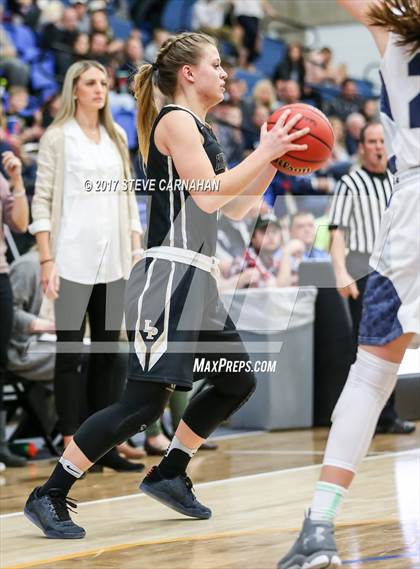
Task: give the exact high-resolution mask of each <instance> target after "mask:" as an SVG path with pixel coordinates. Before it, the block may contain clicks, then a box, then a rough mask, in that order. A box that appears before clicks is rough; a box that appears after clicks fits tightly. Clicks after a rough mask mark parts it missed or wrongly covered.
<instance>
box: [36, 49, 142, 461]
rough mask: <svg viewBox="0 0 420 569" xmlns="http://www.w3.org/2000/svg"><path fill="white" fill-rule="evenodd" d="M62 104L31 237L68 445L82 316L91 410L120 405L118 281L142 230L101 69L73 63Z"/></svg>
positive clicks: (78, 385) (77, 388)
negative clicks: (51, 303)
mask: <svg viewBox="0 0 420 569" xmlns="http://www.w3.org/2000/svg"><path fill="white" fill-rule="evenodd" d="M62 98H63V102H62V107H61V109H60V111H59V113H58V115H57V117H56V118H55V120H54V122H53V123H52V125H51V126H50V127H49V129H48V130H47V132H46V133H45V135H44V137H43V139H42V141H41V146H40V152H39V156H38V172H37V180H36V188H35V196H34V200H33V205H32V214H33V219H34V222H33V224H32V226H31V230H32V232H33V233H35V234H36V239H37V243H38V247H39V253H40V262H41V283H42V286H43V290H44V292H45V293H46V294H47V296H48V297H49V298H53V299H55V317H56V327H57V341H58V345H57V357H56V364H55V397H56V405H57V413H58V417H59V429H60V431H61V433H62V434H63V436H64V444H65V446H66V445H67V444H68V443H69V442H70V441H71V439H72V436H73V434H74V433H75V431H76V430H77V427H78V426H79V424H80V420H81V416H80V415H81V403H82V402H83V399H84V397H83V388H82V381H81V373H80V368H81V352H82V343H83V336H84V332H85V325H86V315H88V317H89V326H90V335H91V341H92V346H93V347H94V349H92V350H91V353H90V356H89V366H88V381H87V400H88V407H89V411H90V412H95V411H98V410H99V409H102V408H103V407H106V406H108V405H109V404H110V403H112V402H113V401H114V400H115V398H116V396H117V394H116V393H115V387H114V383H115V380H114V377H113V375H114V368H115V364H116V357H117V355H118V354H117V344H116V342H117V341H118V338H119V332H120V327H121V322H122V315H123V298H124V287H125V281H126V279H127V278H128V275H129V272H130V269H131V265H132V264H133V263H134V262H136V261H137V260H138V259H139V257H140V255H141V249H140V234H141V226H140V222H139V216H138V210H137V204H136V200H135V195H134V192H133V191H127V190H129V189H130V185H129V184H128V183H127V182H126V180H129V179H130V178H131V176H130V160H129V154H128V149H127V142H126V136H125V133H124V131H123V130H122V129H121V128H120V127H119V126H118V125H117V124H115V123H114V122H113V119H112V116H111V112H110V109H109V104H108V78H107V74H106V70H105V68H104V67H103V66H102V65H100V64H99V63H97V62H95V61H87V60H85V61H80V62H77V63H75V64H73V65H72V66H71V67H70V68H69V69H68V71H67V73H66V77H65V81H64V86H63V92H62ZM131 189H133V188H131ZM110 452H111V454H110V455H109V456H106V457H105V460H104V464H106V465H107V466H111V467H113V468H115V469H128V468H130V467H135V468H137V469H138V465H131V464H130V463H128V462H126V461H124V460H123V459H121V458H120V457H119V456H118V455H117V453H116V451H115V449H114V450H113V451H110Z"/></svg>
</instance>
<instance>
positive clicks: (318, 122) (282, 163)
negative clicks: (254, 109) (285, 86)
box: [267, 103, 334, 176]
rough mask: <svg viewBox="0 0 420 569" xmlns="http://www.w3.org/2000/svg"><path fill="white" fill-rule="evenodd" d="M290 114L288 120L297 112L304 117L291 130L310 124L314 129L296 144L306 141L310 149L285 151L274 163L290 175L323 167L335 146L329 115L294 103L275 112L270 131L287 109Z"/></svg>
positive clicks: (270, 123) (270, 118) (297, 174)
mask: <svg viewBox="0 0 420 569" xmlns="http://www.w3.org/2000/svg"><path fill="white" fill-rule="evenodd" d="M287 110H290V111H291V113H290V115H289V116H288V117H287V119H286V123H287V121H289V120H290V119H291V118H292V117H293V116H294V115H296V114H297V113H300V114H301V115H302V118H301V119H300V121H299V122H298V123H297V124H296V125H295V126H294V127H293V128H292V130H291V131H290V132H293V131H296V130H300V129H302V128H305V127H309V128H310V129H311V130H310V132H309V133H308V134H306V135H305V136H302V137H301V138H299V139H298V140H296V141H295V143H296V144H307V145H308V148H307V150H303V151H302V152H293V151H292V152H290V153H287V154H284V155H283V156H281V157H280V158H277V160H274V161H273V162H272V164H273V166H275V167H276V168H277V170H279V171H280V172H283V173H284V174H288V175H289V176H305V175H307V174H310V173H311V172H316V170H319V169H320V168H322V167H323V166H324V165H325V164H326V163H327V162H328V160H329V158H330V157H331V153H332V149H333V146H334V132H333V129H332V126H331V124H330V121H329V120H328V119H327V117H326V116H325V115H324V113H322V112H321V111H319V110H318V109H316V108H315V107H312V106H311V105H305V104H304V103H294V104H293V105H285V106H284V107H280V108H279V109H277V111H275V112H274V113H273V114H272V115H271V116H270V117H269V119H268V121H267V130H271V129H272V128H273V126H274V125H275V124H276V122H277V120H278V119H279V117H280V116H281V115H282V114H283V113H284V111H287Z"/></svg>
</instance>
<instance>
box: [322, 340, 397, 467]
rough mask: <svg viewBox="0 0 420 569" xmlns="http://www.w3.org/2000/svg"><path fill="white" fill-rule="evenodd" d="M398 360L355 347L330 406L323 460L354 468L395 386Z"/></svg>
mask: <svg viewBox="0 0 420 569" xmlns="http://www.w3.org/2000/svg"><path fill="white" fill-rule="evenodd" d="M398 367H399V364H394V363H392V362H388V361H385V360H382V359H381V358H378V357H376V356H375V355H373V354H371V353H370V352H366V351H364V350H359V352H358V355H357V359H356V361H355V363H354V364H353V365H352V367H351V369H350V374H349V377H348V379H347V383H346V385H345V386H344V389H343V391H342V393H341V395H340V398H339V400H338V402H337V405H336V406H335V408H334V411H333V414H332V417H331V420H332V423H333V424H332V428H331V431H330V435H329V437H328V443H327V449H326V451H325V458H324V464H325V465H329V466H336V467H339V468H344V469H346V470H350V471H352V472H355V471H356V469H357V467H358V466H359V464H360V462H361V461H362V460H363V458H364V457H365V455H366V453H367V451H368V449H369V445H370V442H371V440H372V437H373V434H374V432H375V427H376V423H377V422H378V418H379V415H380V413H381V411H382V409H383V407H384V405H385V403H386V402H387V400H388V398H389V396H390V395H391V393H392V390H393V389H394V387H395V383H396V379H397V371H398Z"/></svg>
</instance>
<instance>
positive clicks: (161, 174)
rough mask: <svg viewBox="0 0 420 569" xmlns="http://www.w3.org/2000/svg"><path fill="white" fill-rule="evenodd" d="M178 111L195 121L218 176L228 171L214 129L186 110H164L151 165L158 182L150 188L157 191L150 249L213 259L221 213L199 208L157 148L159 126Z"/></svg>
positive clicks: (152, 145) (151, 176)
mask: <svg viewBox="0 0 420 569" xmlns="http://www.w3.org/2000/svg"><path fill="white" fill-rule="evenodd" d="M175 109H178V110H183V111H185V112H188V113H189V114H190V115H192V117H193V118H194V120H195V123H196V125H197V128H198V130H199V131H200V133H201V135H202V137H203V139H204V141H203V148H204V150H205V152H206V154H207V156H208V157H209V160H210V162H211V164H212V166H213V170H214V173H215V174H220V173H221V172H224V171H225V170H226V159H225V156H224V154H223V151H222V149H221V147H220V144H219V143H218V142H217V139H216V137H215V135H214V134H213V131H212V130H211V128H210V127H209V126H208V125H207V124H204V123H202V122H201V120H199V118H198V117H197V116H195V115H194V113H192V112H191V111H189V110H188V109H185V108H184V107H179V106H176V105H167V106H166V107H163V109H162V110H161V111H160V113H159V115H158V117H157V118H156V121H155V123H154V125H153V128H152V132H151V136H150V150H149V158H148V161H147V178H148V180H154V185H153V186H150V185H149V187H153V188H154V189H153V191H151V192H150V195H151V197H150V198H149V202H148V212H147V214H148V215H147V219H148V231H147V236H146V243H147V247H148V248H150V247H157V246H160V245H164V246H170V247H180V248H182V249H190V250H192V251H196V252H199V253H202V254H204V255H209V256H213V255H214V254H215V251H216V236H217V213H216V212H215V213H212V214H208V213H206V212H204V211H202V210H201V209H200V208H199V207H198V206H197V205H196V203H195V202H194V200H193V199H192V198H191V195H190V193H189V191H188V189H185V185H184V187H183V186H182V184H181V180H180V177H179V174H178V172H177V171H176V168H175V165H174V163H173V161H172V158H171V157H170V156H165V155H163V154H161V153H160V152H159V150H158V149H157V148H156V145H155V141H154V137H155V130H156V126H157V124H158V123H159V121H160V119H161V118H162V117H163V116H165V115H166V114H167V113H169V112H171V111H173V110H175ZM177 180H178V181H179V182H178V183H177ZM202 182H205V180H203V181H199V180H197V181H194V183H196V184H197V186H198V185H199V184H200V183H202ZM203 191H206V189H203ZM207 191H208V189H207ZM209 194H212V195H214V191H209Z"/></svg>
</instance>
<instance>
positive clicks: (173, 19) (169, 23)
mask: <svg viewBox="0 0 420 569" xmlns="http://www.w3.org/2000/svg"><path fill="white" fill-rule="evenodd" d="M194 1H195V0H168V2H167V3H166V6H165V9H164V11H163V14H162V20H161V26H162V28H165V29H166V30H169V31H170V32H179V31H182V30H191V22H192V8H193V5H194Z"/></svg>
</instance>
